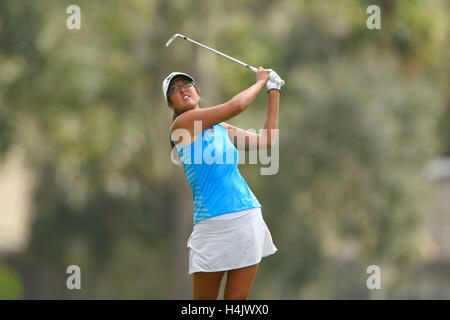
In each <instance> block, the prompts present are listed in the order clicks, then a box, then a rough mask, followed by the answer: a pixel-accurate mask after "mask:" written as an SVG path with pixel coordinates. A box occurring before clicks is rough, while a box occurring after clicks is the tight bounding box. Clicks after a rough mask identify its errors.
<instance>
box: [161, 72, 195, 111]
mask: <svg viewBox="0 0 450 320" xmlns="http://www.w3.org/2000/svg"><path fill="white" fill-rule="evenodd" d="M188 83H191V85H188ZM183 85H185V87H183ZM174 87H178V90H176V91H175V92H173V91H172V90H173V88H174ZM168 97H169V98H170V102H169V103H168V105H169V107H173V108H175V110H177V112H178V113H183V112H185V111H188V110H191V109H196V108H198V100H199V94H198V92H197V89H196V88H195V87H194V85H193V84H192V81H190V80H189V79H187V78H182V77H179V78H175V80H173V81H172V83H171V84H170V86H169V90H168Z"/></svg>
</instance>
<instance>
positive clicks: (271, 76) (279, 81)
mask: <svg viewBox="0 0 450 320" xmlns="http://www.w3.org/2000/svg"><path fill="white" fill-rule="evenodd" d="M178 37H180V38H183V39H184V40H188V41H190V42H192V43H194V44H197V45H199V46H201V47H203V48H206V49H208V50H211V51H212V52H215V53H217V54H220V55H221V56H222V57H225V58H228V59H230V60H232V61H234V62H236V63H239V64H240V65H241V66H244V67H246V68H248V69H250V70H252V71H253V72H257V71H258V69H256V68H255V67H252V66H251V65H249V64H247V63H244V62H242V61H239V60H237V59H235V58H233V57H230V56H228V55H226V54H224V53H222V52H219V51H217V50H214V49H213V48H210V47H208V46H205V45H204V44H201V43H199V42H197V41H195V40H192V39H189V38H188V37H186V36H183V35H182V34H179V33H176V34H174V35H173V36H172V38H170V39H169V41H167V43H166V47H168V46H169V45H170V44H171V43H172V42H173V41H174V40H175V39H176V38H178ZM268 70H270V71H272V69H268ZM269 79H270V81H273V82H276V83H277V84H279V85H284V80H283V79H281V78H280V77H278V76H277V75H276V74H275V73H270V74H269Z"/></svg>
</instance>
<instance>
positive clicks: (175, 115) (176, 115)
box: [167, 76, 200, 150]
mask: <svg viewBox="0 0 450 320" xmlns="http://www.w3.org/2000/svg"><path fill="white" fill-rule="evenodd" d="M177 78H186V79H188V80H191V79H189V78H187V77H185V76H179V77H175V78H173V79H172V81H173V80H175V79H177ZM172 81H171V82H172ZM192 83H193V84H194V88H195V90H196V91H197V92H198V93H199V101H200V90H199V89H198V88H197V85H196V84H195V82H192ZM169 86H170V84H169ZM167 102H172V101H170V97H169V95H167ZM179 115H181V113H178V112H177V110H176V109H175V107H174V108H173V116H172V122H171V123H170V125H171V126H172V124H173V122H174V121H175V119H176V118H177V117H178V116H179ZM170 134H171V132H169V141H170V150H172V149H173V148H175V143H173V141H172V139H171V138H170Z"/></svg>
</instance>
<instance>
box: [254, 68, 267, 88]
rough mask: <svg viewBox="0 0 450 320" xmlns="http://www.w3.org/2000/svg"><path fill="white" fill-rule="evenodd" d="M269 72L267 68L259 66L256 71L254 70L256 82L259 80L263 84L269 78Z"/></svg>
mask: <svg viewBox="0 0 450 320" xmlns="http://www.w3.org/2000/svg"><path fill="white" fill-rule="evenodd" d="M269 72H270V71H269V70H266V69H264V68H263V67H259V68H258V71H256V82H259V81H261V82H262V83H263V84H266V83H267V80H269Z"/></svg>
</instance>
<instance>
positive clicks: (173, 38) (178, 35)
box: [166, 33, 184, 47]
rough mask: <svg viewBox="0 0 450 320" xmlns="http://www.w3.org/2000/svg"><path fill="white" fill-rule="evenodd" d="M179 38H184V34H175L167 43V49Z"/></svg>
mask: <svg viewBox="0 0 450 320" xmlns="http://www.w3.org/2000/svg"><path fill="white" fill-rule="evenodd" d="M177 37H184V36H183V35H182V34H179V33H175V34H174V35H173V36H172V38H170V39H169V41H167V43H166V47H168V46H170V44H171V43H172V42H173V40H175V39H176V38H177Z"/></svg>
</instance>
